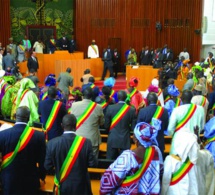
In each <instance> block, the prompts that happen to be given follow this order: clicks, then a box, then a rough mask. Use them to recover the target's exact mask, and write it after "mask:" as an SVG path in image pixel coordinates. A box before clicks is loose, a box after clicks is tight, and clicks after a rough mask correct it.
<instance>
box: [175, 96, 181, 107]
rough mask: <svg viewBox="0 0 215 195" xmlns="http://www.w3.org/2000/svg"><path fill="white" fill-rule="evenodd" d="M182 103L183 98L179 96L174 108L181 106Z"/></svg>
mask: <svg viewBox="0 0 215 195" xmlns="http://www.w3.org/2000/svg"><path fill="white" fill-rule="evenodd" d="M180 105H181V99H180V98H177V99H176V102H175V107H174V108H176V107H178V106H180Z"/></svg>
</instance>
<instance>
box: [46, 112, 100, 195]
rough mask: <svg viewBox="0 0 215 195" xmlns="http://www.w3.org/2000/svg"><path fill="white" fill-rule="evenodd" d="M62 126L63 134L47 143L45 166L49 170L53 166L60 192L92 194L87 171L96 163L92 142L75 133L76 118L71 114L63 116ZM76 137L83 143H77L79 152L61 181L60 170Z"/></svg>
mask: <svg viewBox="0 0 215 195" xmlns="http://www.w3.org/2000/svg"><path fill="white" fill-rule="evenodd" d="M62 126H63V128H64V133H63V135H62V136H60V137H57V138H55V139H53V140H51V141H49V142H48V144H47V150H46V159H45V164H44V165H45V168H46V169H47V170H50V169H51V168H53V167H55V174H56V178H57V180H58V181H59V183H60V188H59V189H60V194H62V195H63V194H92V191H91V185H90V178H89V175H88V171H87V168H88V167H94V166H96V164H97V161H96V158H95V157H94V155H93V150H92V144H91V142H90V140H88V139H86V138H83V137H80V136H77V135H76V134H75V130H76V118H75V116H74V115H73V114H68V115H66V116H64V117H63V122H62ZM77 138H82V139H83V141H84V142H81V143H83V145H81V144H78V146H79V145H80V152H79V153H76V154H77V158H76V159H74V160H75V161H74V164H73V166H72V168H71V170H70V171H68V176H67V177H66V178H65V180H64V182H63V183H61V182H60V170H61V169H62V165H63V162H64V161H65V159H66V157H67V154H68V152H69V150H70V148H71V146H72V145H73V144H74V140H76V139H77ZM76 144H77V143H76ZM78 146H77V147H78ZM76 151H77V150H76ZM74 155H75V154H74ZM64 171H66V170H64ZM55 187H56V186H55Z"/></svg>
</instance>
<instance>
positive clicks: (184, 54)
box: [178, 48, 190, 60]
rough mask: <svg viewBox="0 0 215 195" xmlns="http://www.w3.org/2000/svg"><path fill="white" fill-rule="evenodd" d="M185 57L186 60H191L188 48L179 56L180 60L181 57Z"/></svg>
mask: <svg viewBox="0 0 215 195" xmlns="http://www.w3.org/2000/svg"><path fill="white" fill-rule="evenodd" d="M182 56H184V59H185V60H189V59H190V55H189V53H188V52H187V48H184V50H183V51H182V52H181V53H180V54H179V57H178V58H179V60H180V59H181V57H182Z"/></svg>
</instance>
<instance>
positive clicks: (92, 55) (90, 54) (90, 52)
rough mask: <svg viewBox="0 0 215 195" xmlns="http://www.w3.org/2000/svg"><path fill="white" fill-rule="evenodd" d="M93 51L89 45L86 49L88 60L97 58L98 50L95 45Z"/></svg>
mask: <svg viewBox="0 0 215 195" xmlns="http://www.w3.org/2000/svg"><path fill="white" fill-rule="evenodd" d="M94 48H95V50H96V52H95V50H94V49H93V48H92V46H91V45H90V46H89V47H88V52H87V56H88V58H98V57H99V48H98V46H97V45H94Z"/></svg>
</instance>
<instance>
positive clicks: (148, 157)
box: [121, 147, 155, 187]
mask: <svg viewBox="0 0 215 195" xmlns="http://www.w3.org/2000/svg"><path fill="white" fill-rule="evenodd" d="M154 153H155V148H154V147H148V148H146V151H145V155H144V159H143V163H142V166H141V167H140V168H139V169H138V171H137V172H136V173H135V174H134V175H131V176H127V177H126V178H125V180H124V181H123V182H122V185H121V186H123V187H125V186H131V185H132V184H133V183H135V182H137V181H139V180H140V178H141V177H142V175H143V174H144V173H145V172H146V170H147V169H148V167H149V165H150V163H151V161H152V159H153V157H154Z"/></svg>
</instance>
